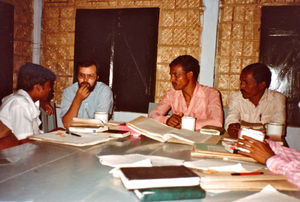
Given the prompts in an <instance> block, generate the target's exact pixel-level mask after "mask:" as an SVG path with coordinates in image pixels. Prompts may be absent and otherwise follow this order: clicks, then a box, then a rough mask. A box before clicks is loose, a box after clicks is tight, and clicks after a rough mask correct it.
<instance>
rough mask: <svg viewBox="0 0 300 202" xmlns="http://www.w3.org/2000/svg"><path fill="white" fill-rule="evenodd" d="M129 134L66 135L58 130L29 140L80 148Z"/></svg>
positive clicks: (110, 132)
mask: <svg viewBox="0 0 300 202" xmlns="http://www.w3.org/2000/svg"><path fill="white" fill-rule="evenodd" d="M129 134H130V133H129V132H127V131H120V132H116V131H115V130H113V131H110V130H108V131H104V132H100V133H67V132H66V131H63V130H58V131H54V132H49V133H43V134H40V135H35V136H30V139H32V140H38V141H44V142H52V143H58V144H66V145H73V146H79V147H82V146H89V145H95V144H99V143H103V142H107V141H109V140H112V139H116V138H121V137H126V136H128V135H129Z"/></svg>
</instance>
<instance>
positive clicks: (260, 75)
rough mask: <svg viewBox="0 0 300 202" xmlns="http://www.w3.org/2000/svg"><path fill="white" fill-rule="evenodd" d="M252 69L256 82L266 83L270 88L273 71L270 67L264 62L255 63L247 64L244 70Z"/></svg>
mask: <svg viewBox="0 0 300 202" xmlns="http://www.w3.org/2000/svg"><path fill="white" fill-rule="evenodd" d="M248 71H251V72H252V75H253V77H254V79H255V80H256V83H257V84H259V83H261V82H263V81H264V82H265V83H266V88H269V86H270V83H271V76H272V73H271V71H270V69H269V68H268V67H267V65H265V64H263V63H253V64H250V65H248V66H246V67H245V68H244V69H243V70H242V73H243V72H248Z"/></svg>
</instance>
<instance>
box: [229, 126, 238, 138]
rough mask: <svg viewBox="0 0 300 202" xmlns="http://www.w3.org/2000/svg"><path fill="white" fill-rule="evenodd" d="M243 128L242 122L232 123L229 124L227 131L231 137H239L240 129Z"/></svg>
mask: <svg viewBox="0 0 300 202" xmlns="http://www.w3.org/2000/svg"><path fill="white" fill-rule="evenodd" d="M240 128H241V124H239V123H232V124H230V125H229V126H228V129H227V132H228V134H229V136H230V137H232V138H237V137H238V134H239V130H240Z"/></svg>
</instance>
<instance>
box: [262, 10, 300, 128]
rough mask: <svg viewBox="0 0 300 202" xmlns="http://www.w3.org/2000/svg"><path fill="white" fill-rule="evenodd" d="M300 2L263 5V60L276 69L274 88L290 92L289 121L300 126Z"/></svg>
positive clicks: (288, 95) (284, 92)
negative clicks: (289, 4)
mask: <svg viewBox="0 0 300 202" xmlns="http://www.w3.org/2000/svg"><path fill="white" fill-rule="evenodd" d="M299 19H300V6H278V7H277V6H276V7H272V6H266V7H263V8H262V24H261V42H260V61H261V62H263V63H265V64H266V65H268V66H269V67H270V69H271V71H272V82H271V86H270V88H271V89H273V90H277V91H279V92H282V93H283V94H285V95H286V96H287V124H288V125H289V126H300V21H299Z"/></svg>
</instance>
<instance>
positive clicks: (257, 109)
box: [225, 63, 286, 137]
mask: <svg viewBox="0 0 300 202" xmlns="http://www.w3.org/2000/svg"><path fill="white" fill-rule="evenodd" d="M240 82H241V84H240V91H239V92H237V93H234V94H232V96H231V97H230V100H229V109H228V115H227V117H226V120H225V129H226V130H227V131H228V134H229V135H230V136H231V137H237V136H238V131H239V129H240V127H241V122H242V121H244V122H247V123H255V124H256V123H259V124H261V125H264V124H266V123H270V122H276V123H280V124H285V122H286V97H285V96H284V95H283V94H281V93H279V92H276V91H273V90H269V89H268V87H269V85H270V82H271V71H270V70H269V68H268V67H267V66H266V65H264V64H262V63H254V64H250V65H248V66H246V67H245V68H244V69H243V70H242V73H241V76H240Z"/></svg>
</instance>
